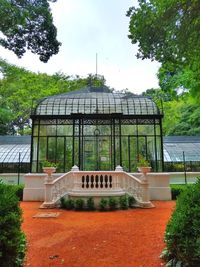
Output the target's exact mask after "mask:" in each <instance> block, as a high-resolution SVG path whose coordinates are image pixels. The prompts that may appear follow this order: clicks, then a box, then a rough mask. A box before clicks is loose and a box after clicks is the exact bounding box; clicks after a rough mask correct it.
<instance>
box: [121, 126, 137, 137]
mask: <svg viewBox="0 0 200 267" xmlns="http://www.w3.org/2000/svg"><path fill="white" fill-rule="evenodd" d="M121 133H122V135H135V134H136V125H122V126H121Z"/></svg>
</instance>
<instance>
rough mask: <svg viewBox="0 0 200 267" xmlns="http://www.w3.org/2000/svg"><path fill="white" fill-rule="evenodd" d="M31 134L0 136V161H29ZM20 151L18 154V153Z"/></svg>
mask: <svg viewBox="0 0 200 267" xmlns="http://www.w3.org/2000/svg"><path fill="white" fill-rule="evenodd" d="M30 142H31V136H0V163H18V162H19V155H20V162H21V163H29V162H30V148H31V144H30ZM19 153H20V154H19Z"/></svg>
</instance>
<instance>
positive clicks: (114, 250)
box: [21, 201, 175, 267]
mask: <svg viewBox="0 0 200 267" xmlns="http://www.w3.org/2000/svg"><path fill="white" fill-rule="evenodd" d="M154 204H155V206H156V208H155V209H145V210H144V209H143V210H142V209H133V210H128V211H116V212H76V211H63V210H39V209H38V207H39V206H40V203H38V202H22V203H21V207H22V209H23V212H24V213H23V216H24V223H23V230H24V231H25V233H26V235H27V239H28V251H27V257H26V264H25V267H49V266H50V267H60V266H65V267H151V266H152V267H159V266H165V265H164V263H162V262H161V261H160V259H159V255H160V253H161V251H162V249H163V248H164V243H163V237H164V231H165V227H166V223H167V221H168V220H169V218H170V215H171V213H172V210H173V208H174V206H175V202H173V201H166V202H164V201H163V202H158V201H157V202H154ZM43 212H45V213H47V212H50V213H51V212H60V215H59V216H58V217H56V218H33V216H34V215H36V214H37V213H43Z"/></svg>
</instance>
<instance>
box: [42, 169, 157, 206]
mask: <svg viewBox="0 0 200 267" xmlns="http://www.w3.org/2000/svg"><path fill="white" fill-rule="evenodd" d="M126 193H127V194H129V195H132V196H133V197H134V198H135V199H136V201H137V204H138V206H140V207H147V208H148V207H153V205H152V203H151V202H150V201H149V189H148V182H147V180H145V181H141V180H140V179H138V178H136V177H134V176H132V175H130V174H128V173H126V172H124V171H123V169H122V168H121V167H120V166H118V167H117V168H116V170H115V171H79V169H78V167H76V166H74V167H73V168H72V170H71V172H68V173H66V174H64V175H62V176H60V177H59V178H57V179H55V180H49V179H48V180H46V182H45V202H44V203H43V204H42V207H48V208H49V207H54V206H56V203H58V201H59V200H60V198H61V197H62V196H65V195H68V196H70V197H80V198H81V197H94V198H95V197H109V196H115V197H117V196H118V197H119V196H123V195H125V194H126Z"/></svg>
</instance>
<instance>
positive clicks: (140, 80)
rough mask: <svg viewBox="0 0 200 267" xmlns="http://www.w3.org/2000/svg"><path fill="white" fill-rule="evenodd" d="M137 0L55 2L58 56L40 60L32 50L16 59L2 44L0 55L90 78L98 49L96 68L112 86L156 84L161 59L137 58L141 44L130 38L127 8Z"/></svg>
mask: <svg viewBox="0 0 200 267" xmlns="http://www.w3.org/2000/svg"><path fill="white" fill-rule="evenodd" d="M136 5H137V0H58V1H57V2H56V3H52V4H51V8H52V14H53V19H54V24H55V25H56V27H57V30H58V37H57V39H58V40H59V41H60V42H61V43H62V46H61V47H60V51H59V53H58V54H57V55H54V56H52V57H51V59H50V60H49V61H48V63H42V62H41V61H40V60H39V57H38V56H37V55H34V54H32V53H30V52H27V53H26V54H25V55H24V56H23V57H22V58H21V59H18V58H17V56H15V55H14V54H13V53H12V52H11V51H8V50H6V49H4V48H2V47H0V56H1V57H2V58H4V59H6V60H7V61H8V62H9V63H11V64H15V65H17V66H21V67H25V68H26V69H28V70H31V71H34V72H46V73H48V74H53V73H55V72H58V71H60V72H63V73H65V74H67V75H76V74H77V75H80V76H83V77H86V76H87V75H88V74H89V73H92V74H95V73H96V54H97V73H98V74H100V75H104V77H105V79H106V84H107V85H108V86H110V87H112V88H115V89H116V90H122V89H126V88H128V89H129V90H130V91H131V92H133V93H141V92H143V91H145V90H146V89H149V88H158V79H157V76H156V73H157V71H158V68H159V63H158V62H152V61H150V60H140V59H137V58H136V56H135V55H136V53H137V45H132V44H131V41H130V39H128V37H127V36H128V34H129V33H128V27H129V18H128V17H126V11H127V10H128V9H129V7H131V6H136Z"/></svg>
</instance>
